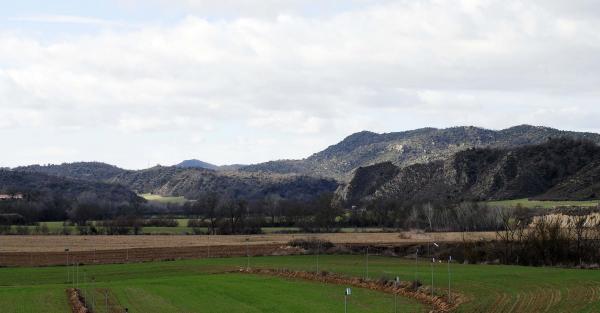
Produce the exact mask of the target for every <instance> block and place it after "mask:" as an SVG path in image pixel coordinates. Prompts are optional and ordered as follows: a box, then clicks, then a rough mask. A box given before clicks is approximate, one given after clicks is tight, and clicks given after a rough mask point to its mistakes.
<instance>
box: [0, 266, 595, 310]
mask: <svg viewBox="0 0 600 313" xmlns="http://www.w3.org/2000/svg"><path fill="white" fill-rule="evenodd" d="M316 260H317V258H316V256H311V255H306V256H281V257H253V258H251V259H250V265H251V267H262V268H288V269H297V270H307V271H312V270H315V269H316ZM246 261H247V259H246V258H224V259H202V260H184V261H172V262H153V263H139V264H120V265H98V266H81V267H80V280H81V281H82V280H83V279H82V277H83V272H84V271H85V273H86V277H87V281H88V282H89V280H90V278H91V277H95V280H96V284H95V285H94V286H93V287H92V286H90V285H89V284H88V285H86V286H87V288H86V289H87V290H88V292H91V290H102V288H107V289H108V290H109V291H110V296H111V299H114V301H115V302H118V303H119V304H120V305H122V306H127V307H128V308H130V309H132V308H133V309H134V310H130V312H207V311H208V312H311V311H312V312H334V311H339V310H340V309H341V308H340V307H339V304H340V303H341V302H340V301H341V298H340V295H341V292H342V291H343V287H344V286H335V285H322V284H317V283H309V282H301V281H289V280H285V279H279V278H268V277H256V276H252V275H240V274H218V273H220V272H222V271H226V270H235V269H237V268H239V267H244V266H245V265H246ZM319 263H320V269H321V270H327V271H332V272H338V273H343V274H346V275H350V276H358V277H364V276H365V275H366V267H365V257H364V256H359V255H354V256H348V255H339V256H338V255H327V256H326V255H321V256H320V257H319ZM433 270H434V285H435V286H436V292H437V293H440V294H443V293H445V292H447V286H448V285H447V284H448V274H447V267H446V265H445V264H435V265H434V267H433ZM451 270H452V290H456V291H459V292H460V293H461V294H463V295H465V296H466V297H467V298H468V299H469V302H467V303H464V304H463V305H462V306H461V307H460V308H459V310H458V312H600V271H594V270H576V269H560V268H541V267H540V268H534V267H521V266H500V265H462V264H453V265H452V268H451ZM396 275H398V276H400V278H401V279H402V280H411V279H414V278H415V275H416V276H418V278H419V279H420V280H421V281H423V282H424V283H425V284H430V283H431V272H430V264H429V263H426V262H421V263H420V264H419V266H418V267H415V264H414V261H411V260H404V259H400V258H391V257H375V256H371V257H370V258H369V276H370V277H371V278H379V277H382V276H387V277H395V276H396ZM66 279H67V272H66V268H65V267H47V268H34V269H32V268H2V269H0V286H1V287H0V305H1V306H0V308H2V310H0V311H2V312H65V310H64V305H65V303H64V301H66V300H65V299H66V297H65V295H64V288H65V287H66V285H65V282H66ZM36 299H45V300H44V301H45V302H48V309H45V310H40V309H39V307H36V306H38V304H37V303H36V302H37V300H36ZM351 301H352V307H351V310H350V312H391V311H392V310H391V308H392V307H391V301H392V297H391V296H390V295H386V294H380V293H372V292H371V293H370V292H367V291H363V290H355V294H354V295H353V296H352V298H351ZM98 305H100V303H98ZM402 305H403V309H402V310H400V312H407V311H408V312H413V311H415V310H419V307H420V306H419V305H418V304H417V303H415V302H414V301H412V300H410V299H403V302H402ZM18 306H24V307H23V308H22V310H21V311H17V309H19V307H18ZM207 308H210V310H209V309H207ZM421 308H422V307H421Z"/></svg>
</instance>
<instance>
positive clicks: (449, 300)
mask: <svg viewBox="0 0 600 313" xmlns="http://www.w3.org/2000/svg"><path fill="white" fill-rule="evenodd" d="M450 262H452V256H449V257H448V303H452V294H451V293H450V282H451V277H450Z"/></svg>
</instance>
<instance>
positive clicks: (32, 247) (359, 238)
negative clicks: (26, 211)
mask: <svg viewBox="0 0 600 313" xmlns="http://www.w3.org/2000/svg"><path fill="white" fill-rule="evenodd" d="M463 236H464V239H465V240H467V241H476V240H481V239H484V240H490V239H495V238H496V233H494V232H469V233H459V232H440V233H418V232H401V233H331V234H268V235H245V236H238V235H235V236H234V235H226V236H219V235H217V236H207V235H199V236H192V235H181V236H178V235H142V236H0V253H5V252H64V251H65V249H69V251H94V250H96V251H98V250H121V249H132V248H169V247H205V246H216V245H225V246H227V245H234V246H237V245H245V244H246V240H248V244H249V245H270V244H278V245H281V244H287V243H288V242H290V241H291V240H294V239H307V238H317V239H321V240H327V241H331V242H332V243H335V244H374V245H376V244H412V243H425V242H429V241H435V242H459V241H462V240H463Z"/></svg>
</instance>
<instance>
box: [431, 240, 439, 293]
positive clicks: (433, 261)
mask: <svg viewBox="0 0 600 313" xmlns="http://www.w3.org/2000/svg"><path fill="white" fill-rule="evenodd" d="M432 243H433V245H434V246H435V247H439V245H438V244H437V243H435V242H432ZM432 248H433V247H432ZM430 257H431V299H432V300H433V296H434V294H433V290H434V287H433V263H435V257H433V256H432V255H431V254H430ZM432 305H433V303H432Z"/></svg>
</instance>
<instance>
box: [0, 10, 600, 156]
mask: <svg viewBox="0 0 600 313" xmlns="http://www.w3.org/2000/svg"><path fill="white" fill-rule="evenodd" d="M132 3H133V4H132V5H134V6H141V5H144V4H142V3H141V2H135V1H134V2H132ZM169 3H172V2H171V1H169ZM173 3H174V2H173ZM177 3H178V4H173V5H174V6H175V5H178V6H180V7H181V8H186V10H187V11H186V12H187V14H186V16H185V17H183V18H181V19H180V20H177V21H176V22H172V23H164V24H155V23H151V22H148V23H141V24H140V25H139V26H138V27H135V28H115V27H113V26H115V25H113V24H112V23H113V22H111V21H110V20H104V19H96V18H83V17H76V16H60V15H57V16H45V15H41V16H30V17H26V18H25V19H27V20H29V21H31V22H33V21H39V22H58V23H83V24H86V23H90V24H95V25H98V26H99V27H100V31H95V32H93V33H85V34H80V33H77V34H70V35H68V36H59V37H53V38H51V39H47V40H40V39H39V37H38V36H36V35H34V34H28V33H27V32H25V31H22V30H18V29H17V30H15V29H12V30H8V29H4V30H0V98H1V99H2V100H0V114H2V115H3V117H4V118H3V120H2V121H1V122H0V129H4V130H10V129H13V130H14V129H19V128H21V129H22V128H32V127H35V128H39V129H40V130H42V131H44V130H57V131H60V132H63V131H64V132H67V131H77V132H81V133H85V134H87V135H89V136H91V137H94V138H97V139H98V140H102V138H105V137H104V136H108V135H105V134H108V133H110V134H111V136H113V137H111V139H112V140H115V141H119V142H120V146H122V147H125V148H129V149H131V150H135V149H136V147H137V146H136V144H138V143H137V142H139V144H140V145H141V143H142V142H144V143H145V144H148V142H149V141H150V139H149V138H156V137H157V133H164V132H168V133H169V134H170V136H172V137H169V138H167V135H165V136H164V138H163V137H161V139H163V140H167V141H169V146H168V147H165V149H167V148H168V149H169V151H171V152H169V153H162V154H160V156H161V157H168V158H169V159H174V158H177V157H178V156H180V155H183V154H185V153H184V152H185V151H186V150H189V149H190V147H189V145H188V144H189V143H190V142H191V143H192V144H197V145H202V147H203V149H201V151H202V153H209V154H210V156H211V157H212V160H213V162H214V160H217V162H216V163H228V162H240V163H248V162H256V161H262V160H265V158H267V159H271V158H273V159H274V158H291V157H302V156H307V155H309V154H310V153H312V152H315V151H317V150H319V149H321V148H324V147H325V146H326V145H327V144H332V143H334V142H335V141H337V140H339V139H340V138H343V137H344V136H346V135H348V134H349V133H350V132H352V131H356V130H362V129H371V130H375V131H397V130H403V129H408V128H413V127H424V126H438V127H443V126H452V125H459V124H475V125H479V126H485V127H492V128H500V127H505V126H510V125H511V124H517V123H531V124H543V125H549V126H554V127H559V128H569V129H590V128H593V127H594V126H593V123H591V122H590V121H592V120H598V119H599V118H600V110H599V109H598V108H597V103H596V102H597V99H598V96H599V94H600V91H599V90H598V88H597V86H599V85H600V59H599V58H598V57H597V56H598V55H599V54H600V35H599V34H598V33H597V32H596V29H598V27H599V26H600V14H598V13H596V14H594V13H593V12H590V7H594V2H587V1H582V2H581V3H580V2H577V3H571V4H570V5H569V7H568V8H565V7H564V6H563V5H562V3H563V2H561V1H528V2H520V1H500V0H486V1H472V0H464V1H458V2H447V1H433V0H431V1H429V0H422V1H367V0H365V1H360V0H356V1H351V2H344V3H346V4H342V2H340V1H323V2H321V1H319V3H317V2H315V1H312V2H311V1H308V2H306V1H295V0H293V1H275V0H271V1H266V2H263V1H260V3H259V2H257V1H241V2H240V1H219V2H217V1H179V2H177ZM261 12H262V13H261ZM323 12H325V13H326V14H323ZM596 12H599V11H596ZM263 13H264V14H263ZM569 108H577V109H576V110H570V109H569ZM581 112H585V114H583V113H581ZM23 117H25V118H23ZM207 125H208V126H207ZM207 127H208V128H207ZM115 132H116V133H118V134H120V136H119V135H117V136H115ZM208 133H210V135H208ZM145 134H146V135H145ZM239 134H243V135H244V136H245V137H247V138H250V137H256V138H269V140H268V141H262V142H261V143H262V144H260V143H257V144H256V145H247V146H245V148H244V149H243V150H239V151H238V150H236V151H237V152H238V153H236V154H233V153H230V152H225V151H229V150H227V149H229V148H227V147H228V146H227V145H224V144H222V142H223V141H231V142H236V138H238V136H239ZM143 136H147V137H144V138H146V139H144V140H142V139H141V138H142V137H143ZM176 138H192V139H191V141H190V140H187V141H181V143H180V142H179V141H178V140H177V139H176ZM194 138H197V139H194ZM131 142H135V143H132V144H130V143H131ZM184 142H185V143H184ZM298 142H303V143H302V144H294V143H298ZM310 142H313V143H314V144H312V145H311V144H309V143H310ZM267 143H268V144H267ZM274 143H276V144H274ZM32 144H33V143H32ZM219 149H225V150H219ZM260 149H263V150H260ZM80 150H81V151H84V150H83V149H80ZM259 150H260V151H259ZM198 151H200V150H198ZM207 151H208V152H207ZM94 152H95V151H93V150H92V151H89V154H90V155H93V153H94ZM82 153H83V152H82ZM123 153H124V155H123V156H120V157H119V160H125V159H130V160H131V161H130V164H135V162H136V161H135V160H134V158H133V157H130V156H127V155H125V154H126V153H130V155H133V153H132V152H123ZM157 155H159V154H157ZM186 156H188V157H189V155H186ZM197 157H199V158H201V157H202V156H197ZM89 158H90V159H92V158H93V157H89ZM15 159H16V157H15ZM219 160H223V161H219ZM157 162H162V161H160V160H157ZM153 163H156V162H153ZM144 164H146V162H144Z"/></svg>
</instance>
